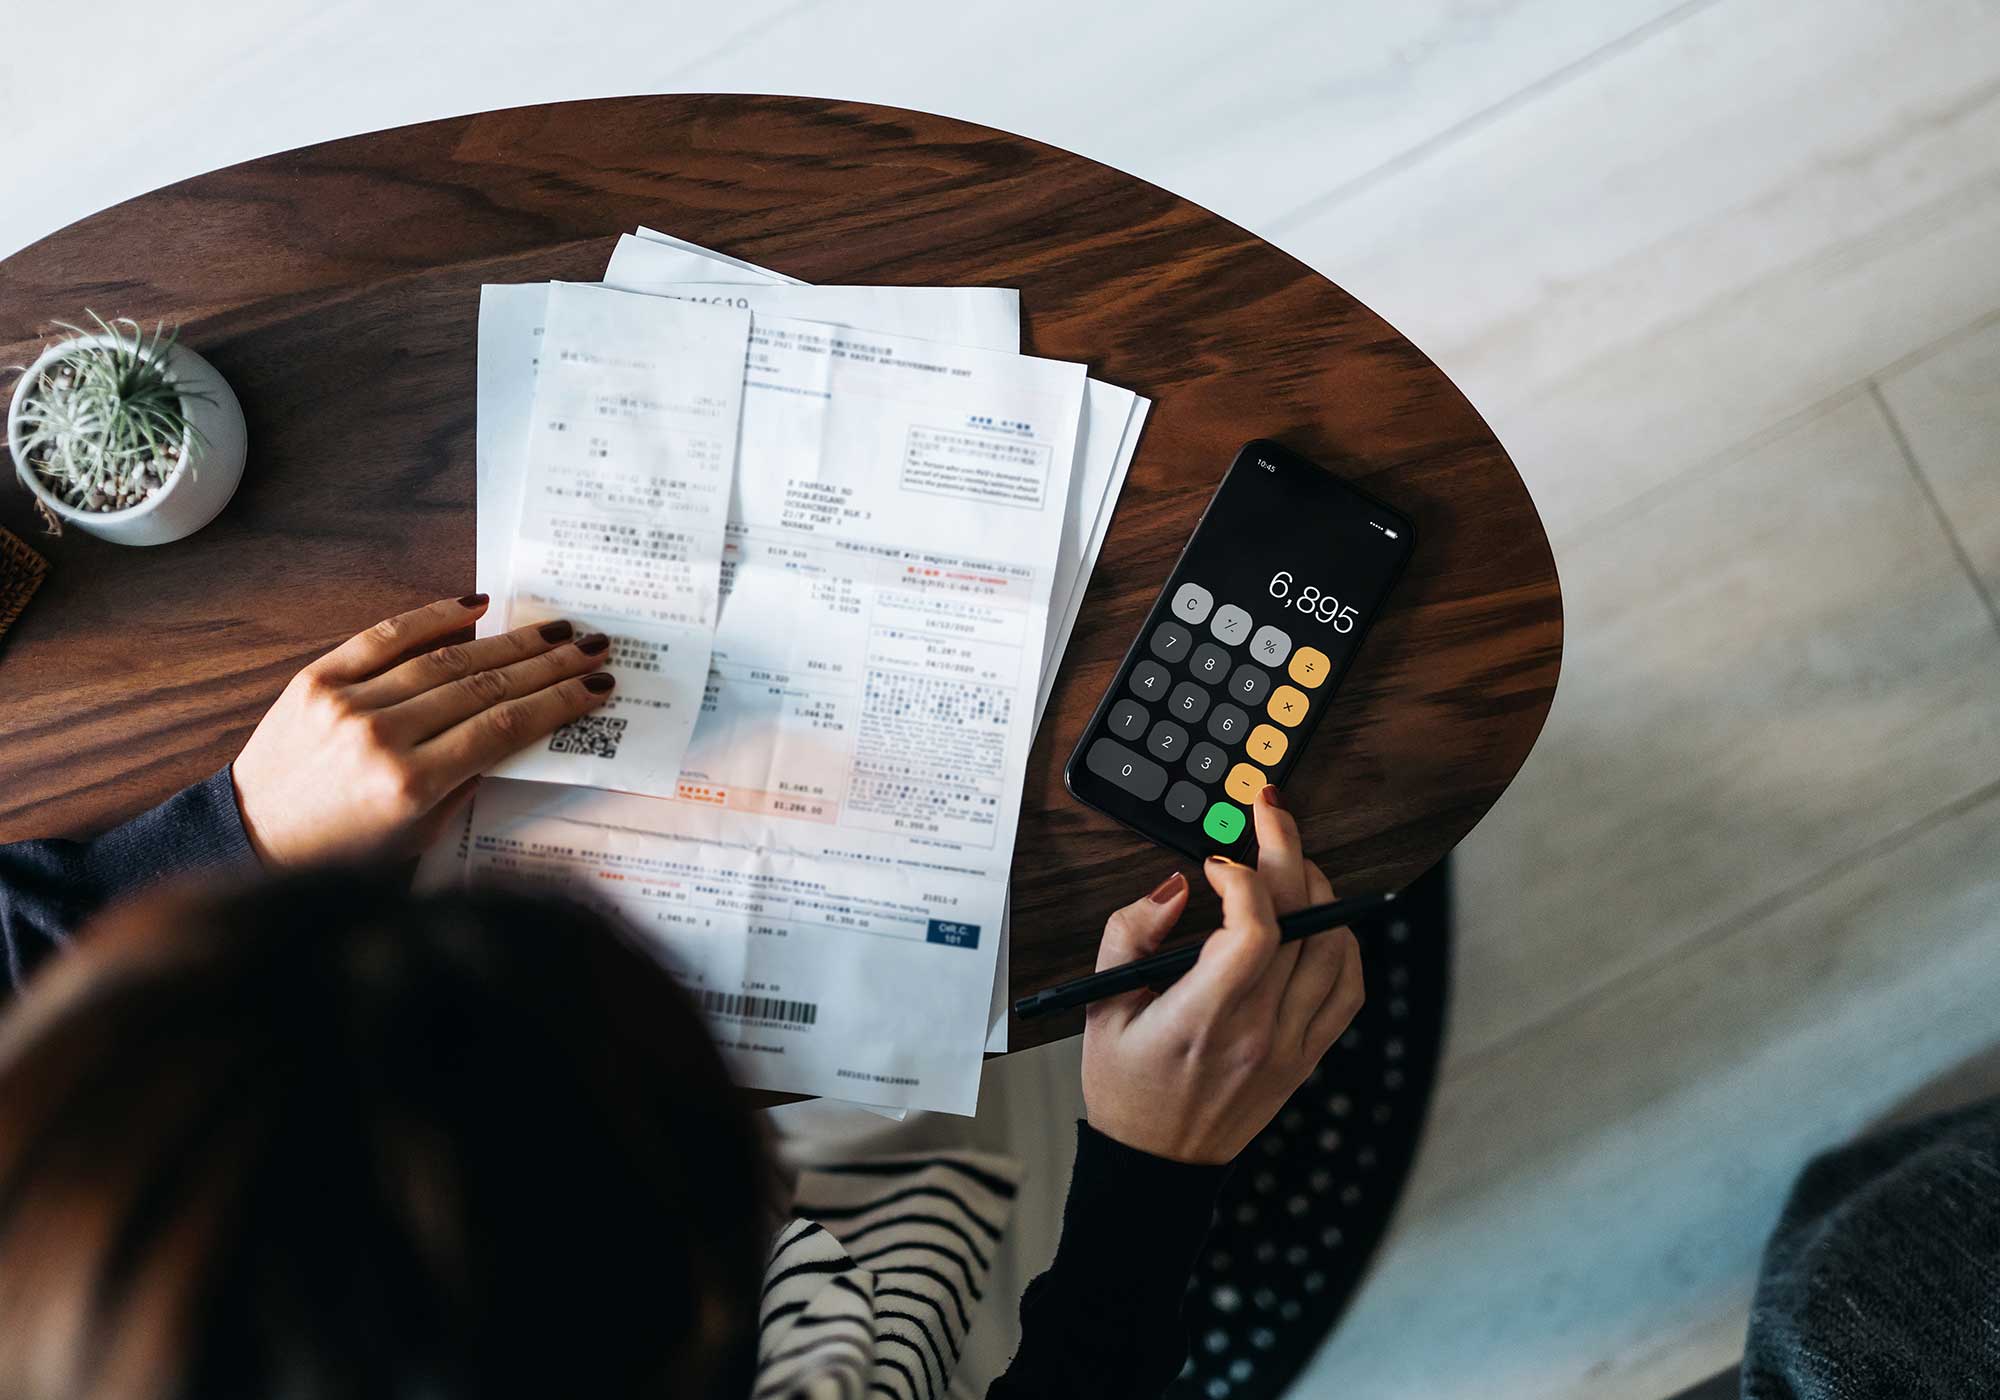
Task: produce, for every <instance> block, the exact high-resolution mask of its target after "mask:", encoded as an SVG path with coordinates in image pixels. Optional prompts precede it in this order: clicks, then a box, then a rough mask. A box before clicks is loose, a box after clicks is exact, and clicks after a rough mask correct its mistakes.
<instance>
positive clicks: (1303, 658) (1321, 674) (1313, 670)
mask: <svg viewBox="0 0 2000 1400" xmlns="http://www.w3.org/2000/svg"><path fill="white" fill-rule="evenodd" d="M1332 670H1333V663H1332V662H1331V661H1329V660H1327V657H1326V653H1325V652H1323V651H1321V650H1320V649H1319V648H1318V647H1300V648H1299V649H1298V650H1297V651H1295V652H1293V653H1292V664H1291V665H1289V666H1287V667H1286V668H1285V674H1286V675H1288V676H1290V677H1291V678H1292V679H1293V680H1295V681H1297V682H1298V683H1299V684H1300V685H1302V686H1304V687H1305V688H1306V689H1307V690H1318V689H1319V688H1320V686H1321V685H1323V684H1325V682H1326V678H1327V674H1328V673H1329V672H1330V671H1332Z"/></svg>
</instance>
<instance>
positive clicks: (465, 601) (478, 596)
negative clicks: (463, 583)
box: [458, 593, 486, 608]
mask: <svg viewBox="0 0 2000 1400" xmlns="http://www.w3.org/2000/svg"><path fill="white" fill-rule="evenodd" d="M458 605H459V606H460V607H461V608H483V607H485V606H486V595H485V594H484V593H468V594H466V595H465V596H464V597H463V598H460V599H459V600H458Z"/></svg>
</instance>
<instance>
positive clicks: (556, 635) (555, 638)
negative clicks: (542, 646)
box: [539, 622, 576, 642]
mask: <svg viewBox="0 0 2000 1400" xmlns="http://www.w3.org/2000/svg"><path fill="white" fill-rule="evenodd" d="M539 630H540V631H541V634H542V640H543V641H545V642H566V641H568V640H569V639H570V637H571V636H572V635H574V634H575V632H576V629H575V628H574V627H572V626H570V625H569V624H568V623H567V622H544V623H543V624H542V625H541V628H540V629H539Z"/></svg>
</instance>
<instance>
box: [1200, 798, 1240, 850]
mask: <svg viewBox="0 0 2000 1400" xmlns="http://www.w3.org/2000/svg"><path fill="white" fill-rule="evenodd" d="M1201 829H1202V830H1203V831H1206V832H1207V833H1208V834H1209V836H1210V837H1212V838H1213V839H1215V840H1217V841H1220V842H1221V843H1222V844H1223V845H1225V846H1227V845H1228V844H1229V843H1230V842H1231V841H1234V840H1235V839H1236V838H1237V837H1239V836H1241V835H1242V834H1243V809H1242V808H1241V807H1232V806H1230V805H1229V804H1228V803H1227V802H1218V803H1216V804H1215V805H1214V806H1212V807H1210V808H1209V809H1208V815H1207V816H1205V817H1203V818H1202V819H1201Z"/></svg>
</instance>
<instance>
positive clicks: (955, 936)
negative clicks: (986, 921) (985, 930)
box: [924, 919, 979, 948]
mask: <svg viewBox="0 0 2000 1400" xmlns="http://www.w3.org/2000/svg"><path fill="white" fill-rule="evenodd" d="M924 941H925V942H926V943H942V944H944V945H945V947H947V948H977V947H978V946H979V925H978V924H962V923H960V922H959V921H958V920H956V919H932V920H931V926H930V929H929V931H928V932H926V933H925V934H924Z"/></svg>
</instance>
